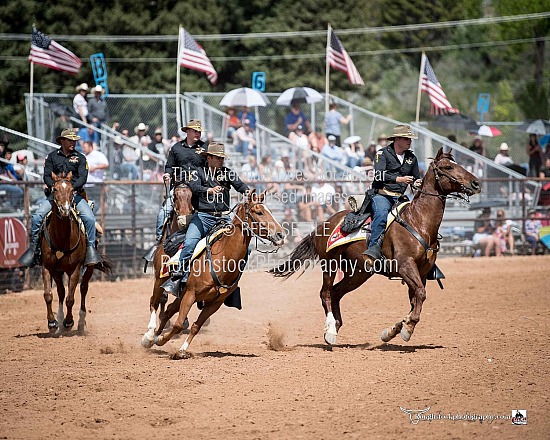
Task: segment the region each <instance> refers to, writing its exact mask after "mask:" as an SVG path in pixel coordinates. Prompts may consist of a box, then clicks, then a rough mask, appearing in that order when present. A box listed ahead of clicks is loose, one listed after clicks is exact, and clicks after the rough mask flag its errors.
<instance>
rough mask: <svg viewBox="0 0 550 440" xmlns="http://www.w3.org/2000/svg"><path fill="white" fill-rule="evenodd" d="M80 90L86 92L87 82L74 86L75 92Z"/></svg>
mask: <svg viewBox="0 0 550 440" xmlns="http://www.w3.org/2000/svg"><path fill="white" fill-rule="evenodd" d="M81 90H84V91H85V92H87V91H88V84H86V83H82V84H80V85H78V86H76V91H77V92H80V91H81Z"/></svg>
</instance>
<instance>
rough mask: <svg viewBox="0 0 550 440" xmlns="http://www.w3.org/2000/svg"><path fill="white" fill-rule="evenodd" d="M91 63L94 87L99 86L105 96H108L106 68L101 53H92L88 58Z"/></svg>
mask: <svg viewBox="0 0 550 440" xmlns="http://www.w3.org/2000/svg"><path fill="white" fill-rule="evenodd" d="M90 61H91V62H92V72H93V73H94V81H95V84H96V86H101V87H103V88H104V89H105V95H103V96H105V97H106V96H108V95H109V87H108V86H107V67H106V66H105V56H104V55H103V52H100V53H94V54H93V55H91V56H90Z"/></svg>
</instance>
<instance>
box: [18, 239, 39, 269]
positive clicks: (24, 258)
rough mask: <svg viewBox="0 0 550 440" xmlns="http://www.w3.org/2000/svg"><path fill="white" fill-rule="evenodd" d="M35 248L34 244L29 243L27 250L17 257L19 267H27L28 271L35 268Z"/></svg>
mask: <svg viewBox="0 0 550 440" xmlns="http://www.w3.org/2000/svg"><path fill="white" fill-rule="evenodd" d="M36 247H37V246H36V243H32V242H31V243H30V244H29V248H28V249H27V250H26V251H25V253H24V254H23V255H21V257H19V260H18V261H19V264H20V265H21V266H24V267H28V268H29V269H30V268H31V267H34V266H36Z"/></svg>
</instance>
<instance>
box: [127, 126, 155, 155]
mask: <svg viewBox="0 0 550 440" xmlns="http://www.w3.org/2000/svg"><path fill="white" fill-rule="evenodd" d="M148 131H149V126H148V125H145V124H144V123H143V122H140V123H139V124H138V125H137V126H136V127H134V133H135V134H134V136H132V137H131V138H130V140H131V141H132V142H133V143H134V144H137V145H140V146H142V147H144V148H147V147H148V146H149V144H150V143H151V142H152V139H151V136H149V135H148V134H147V132H148ZM138 154H139V153H138Z"/></svg>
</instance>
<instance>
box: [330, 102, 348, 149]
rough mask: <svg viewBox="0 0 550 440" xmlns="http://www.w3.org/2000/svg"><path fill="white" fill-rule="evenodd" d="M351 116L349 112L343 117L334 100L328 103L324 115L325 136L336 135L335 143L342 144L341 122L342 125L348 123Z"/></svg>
mask: <svg viewBox="0 0 550 440" xmlns="http://www.w3.org/2000/svg"><path fill="white" fill-rule="evenodd" d="M351 118H352V115H351V113H350V114H349V115H347V116H345V117H344V115H342V113H340V112H339V111H338V104H336V103H335V102H333V103H331V104H330V105H329V111H328V113H327V114H326V115H325V127H326V130H325V132H326V135H327V137H329V136H330V135H333V136H334V137H336V145H338V146H339V147H341V146H342V142H341V135H342V127H341V124H344V125H347V124H349V121H351Z"/></svg>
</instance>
